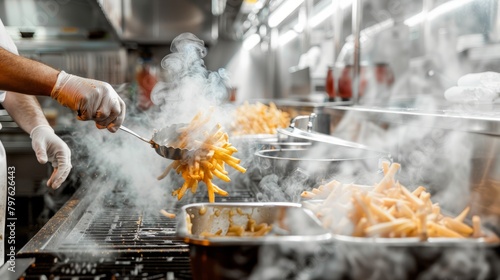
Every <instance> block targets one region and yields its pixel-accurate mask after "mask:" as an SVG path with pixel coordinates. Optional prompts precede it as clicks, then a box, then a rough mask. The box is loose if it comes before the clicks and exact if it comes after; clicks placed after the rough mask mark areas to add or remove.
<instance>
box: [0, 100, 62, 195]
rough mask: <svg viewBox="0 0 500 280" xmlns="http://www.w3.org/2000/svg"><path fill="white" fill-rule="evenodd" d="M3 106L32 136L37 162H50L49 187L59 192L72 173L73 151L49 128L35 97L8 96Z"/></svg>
mask: <svg viewBox="0 0 500 280" xmlns="http://www.w3.org/2000/svg"><path fill="white" fill-rule="evenodd" d="M2 105H3V107H4V108H5V110H7V112H8V113H9V115H10V116H11V117H12V119H13V120H14V121H15V122H16V123H17V124H18V125H19V126H20V127H21V128H22V129H23V130H24V131H26V132H28V133H29V134H30V137H31V146H32V147H33V150H34V151H35V154H36V158H37V159H38V162H40V163H42V164H44V163H47V162H50V163H51V164H52V166H53V167H54V171H53V172H52V175H51V176H50V178H49V180H48V181H47V186H49V187H52V188H53V189H57V188H59V186H61V184H62V183H63V182H64V180H66V178H67V177H68V174H69V172H70V171H71V151H70V149H69V147H68V145H66V143H64V141H63V140H62V139H61V138H59V137H58V136H57V135H56V134H55V133H54V130H53V129H52V127H50V126H49V123H48V122H47V119H46V118H45V116H44V114H43V111H42V108H41V107H40V104H39V103H38V100H37V99H36V97H34V96H30V95H24V94H19V93H15V92H7V93H6V95H5V100H4V102H2Z"/></svg>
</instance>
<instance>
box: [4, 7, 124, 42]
mask: <svg viewBox="0 0 500 280" xmlns="http://www.w3.org/2000/svg"><path fill="white" fill-rule="evenodd" d="M0 6H2V7H4V8H3V9H0V18H1V19H2V21H3V23H4V25H5V26H6V27H7V29H8V31H9V33H10V35H11V36H12V37H13V39H14V41H15V42H16V43H17V45H18V47H19V48H20V49H22V48H23V44H25V43H26V44H28V45H29V44H34V45H37V46H38V47H39V48H40V49H43V48H45V47H47V48H56V49H57V50H64V49H72V48H77V49H82V48H85V47H86V46H87V47H89V48H93V47H96V46H100V45H106V46H107V47H108V48H110V47H111V48H117V47H119V45H120V44H119V38H118V36H117V35H116V32H115V30H114V28H113V27H112V26H111V24H110V22H109V21H108V19H107V17H106V16H105V14H104V13H103V11H102V9H101V7H100V5H99V3H98V2H97V1H96V0H68V1H49V2H47V1H38V0H26V1H16V0H2V1H0ZM25 31H30V32H34V35H33V38H26V39H25V38H21V34H20V32H25ZM56 41H57V43H56ZM65 43H68V45H65Z"/></svg>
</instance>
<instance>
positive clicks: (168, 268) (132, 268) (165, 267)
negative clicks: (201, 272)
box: [22, 256, 192, 280]
mask: <svg viewBox="0 0 500 280" xmlns="http://www.w3.org/2000/svg"><path fill="white" fill-rule="evenodd" d="M22 278H23V279H25V280H29V279H37V280H39V279H60V280H63V279H72V280H74V279H93V280H98V279H163V280H174V279H175V280H177V279H179V280H183V279H186V280H187V279H189V280H191V279H192V278H191V271H190V264H189V258H188V257H165V256H162V257H160V256H147V257H145V256H129V257H116V258H113V257H107V258H100V259H98V260H96V261H75V260H69V259H67V260H65V261H58V259H57V258H56V259H53V260H44V261H40V260H37V262H36V264H33V265H31V266H30V267H29V268H28V269H27V270H26V272H25V273H24V275H23V276H22Z"/></svg>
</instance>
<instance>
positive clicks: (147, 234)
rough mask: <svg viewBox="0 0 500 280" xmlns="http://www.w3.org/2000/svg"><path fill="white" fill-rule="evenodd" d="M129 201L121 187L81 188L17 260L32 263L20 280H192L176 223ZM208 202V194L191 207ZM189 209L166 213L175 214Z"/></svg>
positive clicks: (239, 195) (239, 194)
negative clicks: (46, 279)
mask: <svg viewBox="0 0 500 280" xmlns="http://www.w3.org/2000/svg"><path fill="white" fill-rule="evenodd" d="M103 189H104V190H105V189H107V190H108V191H106V192H105V193H104V191H102V190H103ZM99 190H101V191H99ZM87 193H89V194H90V193H91V194H92V195H86V194H87ZM254 193H255V192H254V191H253V190H248V189H239V190H232V191H231V196H230V197H217V198H216V201H217V202H231V201H245V202H251V201H255V195H254ZM130 199H131V198H130V197H129V195H128V194H126V193H125V192H124V188H123V186H120V185H114V186H112V187H109V186H108V187H106V186H99V188H92V187H89V188H85V187H82V188H80V189H79V190H78V191H77V192H76V193H75V194H74V195H73V197H72V198H71V199H70V200H69V201H68V202H67V203H66V204H65V205H64V206H63V208H61V210H60V211H58V212H57V213H56V215H55V216H54V217H53V218H52V219H51V220H50V221H49V222H48V223H47V224H46V225H45V226H44V227H43V228H42V229H41V230H40V231H39V232H38V233H37V235H35V237H33V238H32V239H31V240H30V241H29V242H28V244H26V246H25V247H24V248H22V249H21V251H20V252H19V253H18V255H17V258H18V259H24V260H26V261H27V262H28V261H29V259H30V258H32V259H33V261H32V262H29V263H27V264H26V267H27V269H26V270H25V271H23V272H22V274H21V275H20V277H22V278H23V279H45V278H48V279H53V278H56V279H181V280H182V279H191V270H190V263H189V249H188V246H187V245H186V244H185V243H184V242H182V240H180V239H179V238H178V237H176V220H175V219H168V218H166V217H163V216H162V215H160V214H159V211H155V212H154V213H152V212H151V211H148V210H146V209H141V208H140V207H134V206H133V205H132V203H131V202H130ZM206 201H208V198H207V197H206V196H205V195H204V194H203V195H196V196H194V197H192V199H191V201H189V202H206ZM185 204H186V203H177V204H176V205H175V207H174V208H172V209H166V210H167V211H170V212H176V210H177V209H180V207H182V206H183V205H185ZM97 205H99V206H100V207H96V206H97ZM95 209H99V210H95ZM1 275H2V273H1V272H0V276H1ZM44 277H45V278H44Z"/></svg>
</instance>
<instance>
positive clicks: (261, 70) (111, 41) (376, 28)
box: [0, 0, 500, 242]
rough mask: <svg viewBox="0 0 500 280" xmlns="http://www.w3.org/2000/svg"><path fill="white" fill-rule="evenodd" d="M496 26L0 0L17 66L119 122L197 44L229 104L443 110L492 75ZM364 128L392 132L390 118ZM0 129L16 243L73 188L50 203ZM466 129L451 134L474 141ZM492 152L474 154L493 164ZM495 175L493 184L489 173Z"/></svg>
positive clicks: (374, 10)
mask: <svg viewBox="0 0 500 280" xmlns="http://www.w3.org/2000/svg"><path fill="white" fill-rule="evenodd" d="M499 12H500V5H499V1H497V0H419V1H415V0H369V1H367V0H364V1H362V0H141V1H133V0H0V18H1V19H2V20H3V22H4V24H5V25H6V27H7V29H8V32H9V33H10V35H11V36H12V38H13V39H14V41H15V43H16V45H17V47H18V49H19V52H20V54H21V55H23V56H25V57H29V58H31V59H35V60H38V61H41V62H43V63H46V64H48V65H50V66H53V67H55V68H58V69H61V70H64V71H66V72H68V73H72V74H76V75H80V76H83V77H89V78H94V79H99V80H104V81H107V82H109V83H110V84H112V85H114V86H115V87H116V89H117V91H118V92H119V93H120V94H121V95H122V96H123V97H124V99H125V100H126V101H127V102H128V104H127V106H128V108H129V111H130V112H131V113H132V112H140V111H144V110H148V109H149V108H150V106H151V103H150V100H149V95H150V93H151V90H152V88H153V87H154V85H155V84H156V82H157V81H162V80H163V81H165V80H167V79H168V77H166V76H165V75H163V74H164V73H162V70H161V69H162V68H161V60H162V58H163V57H164V56H166V55H167V54H168V53H169V44H170V43H171V41H172V40H173V39H174V38H175V37H176V36H177V35H179V34H180V33H183V32H191V33H194V34H195V35H196V36H198V37H199V38H200V39H202V40H204V41H205V44H206V46H207V48H208V55H207V57H206V58H205V63H206V67H207V68H208V69H218V68H225V69H226V70H227V71H228V74H229V75H230V78H231V86H232V88H233V90H232V91H231V95H230V96H229V97H228V102H235V103H241V102H243V101H244V100H250V99H273V100H274V99H275V100H286V101H296V102H298V103H297V104H301V105H304V106H306V105H307V106H312V107H314V108H318V107H324V106H330V105H332V106H336V105H339V106H344V105H345V108H349V107H351V108H360V107H359V106H365V108H373V107H374V106H378V108H380V107H383V108H388V107H390V108H399V109H400V108H405V109H407V108H413V109H414V110H416V111H419V110H421V109H422V108H426V109H431V110H432V109H436V108H441V107H440V106H441V104H443V102H444V101H445V100H444V97H443V92H444V91H445V90H446V89H447V88H449V87H451V86H453V85H455V84H456V81H457V79H458V78H459V77H460V76H461V75H463V74H466V73H470V72H482V71H496V72H500V14H499ZM355 81H359V83H356V82H355ZM429 100H433V101H436V103H428V101H429ZM40 102H41V104H42V106H43V108H44V110H45V112H46V115H47V118H48V119H49V120H50V121H51V124H53V126H54V127H55V128H56V130H57V132H58V133H59V135H62V137H63V138H64V137H65V135H67V134H68V132H69V131H71V129H72V125H73V124H74V116H73V115H72V114H71V112H69V111H67V110H65V109H64V108H62V107H60V106H59V105H57V104H56V103H55V102H54V101H52V100H50V99H49V98H40ZM431 104H438V105H431ZM352 105H356V106H352ZM427 106H432V108H428V107H427ZM345 110H349V109H345ZM335 112H336V113H338V112H342V110H341V109H337V110H335ZM483 112H484V111H483ZM492 114H493V113H492ZM331 115H332V116H334V117H332V124H331V125H332V126H333V125H334V124H335V123H339V122H341V120H342V116H343V114H342V113H341V114H340V115H336V114H335V113H332V114H331ZM337 116H340V117H338V119H337ZM363 116H364V117H365V119H369V118H371V119H372V120H375V121H376V122H377V121H378V122H379V123H385V124H386V123H388V122H389V123H390V122H391V121H394V120H397V121H401V122H403V120H402V119H401V118H400V115H397V114H396V115H395V116H392V115H377V116H376V117H375V118H373V116H372V115H363ZM486 117H487V118H489V117H491V115H488V116H486ZM497 117H498V115H497ZM0 118H1V120H2V126H3V129H2V131H1V133H0V134H1V139H2V142H3V143H4V145H5V148H6V151H7V154H8V165H9V166H12V165H14V166H16V167H17V166H19V167H21V166H22V168H16V170H17V172H18V173H17V178H18V181H17V190H18V197H19V198H18V201H19V203H20V204H22V205H26V208H25V209H23V211H26V213H25V215H26V217H28V219H26V220H25V221H24V222H25V224H24V225H23V227H21V226H18V231H19V232H18V239H19V242H22V241H21V238H23V237H24V238H25V239H26V240H28V239H29V238H31V237H32V236H33V234H34V233H36V232H37V231H38V229H39V228H40V227H41V226H42V225H43V224H44V223H45V222H46V221H47V220H48V219H49V218H50V217H51V216H52V215H53V214H54V212H55V211H57V209H58V208H59V207H60V206H61V205H62V203H64V201H65V199H67V197H69V196H70V195H71V193H72V192H73V191H74V189H75V188H77V183H76V182H67V183H66V186H65V187H62V188H61V189H60V190H58V191H57V192H55V193H54V192H52V191H49V190H48V189H47V188H46V187H45V185H44V184H45V180H46V179H47V178H48V174H50V172H51V170H50V168H49V167H48V166H43V165H40V164H38V162H37V161H36V158H35V155H34V153H33V151H32V149H31V143H30V139H29V137H28V135H26V134H25V133H23V132H22V131H21V130H20V129H19V128H18V127H17V126H16V125H15V124H14V123H12V122H10V121H9V120H10V119H9V116H8V115H6V114H5V113H2V115H1V116H0ZM439 124H441V125H445V124H443V123H439ZM475 124H476V123H475V122H474V123H472V124H470V126H467V127H464V128H463V130H464V131H466V132H471V131H472V132H476V130H477V129H478V127H477V126H475ZM480 124H481V125H483V123H480ZM382 126H383V125H382ZM479 130H480V131H479V134H478V135H480V136H477V137H483V138H484V139H483V138H481V139H482V140H481V141H482V143H483V144H484V143H489V142H488V141H490V142H491V141H493V143H494V144H495V145H496V144H497V143H498V141H497V140H498V136H497V135H498V122H496V123H494V126H493V128H492V127H491V126H490V123H488V125H487V126H486V127H483V126H480V127H479ZM474 135H475V134H474ZM486 135H487V136H486ZM344 136H345V135H344ZM346 138H352V137H346ZM65 139H66V140H67V141H68V142H71V141H77V140H75V139H70V138H69V137H68V138H65ZM351 140H357V139H351ZM495 151H497V149H493V150H488V151H486V152H484V151H482V152H484V153H486V154H487V155H489V158H491V157H492V155H491V154H490V153H491V152H493V153H495ZM484 153H483V154H484ZM493 158H494V161H495V162H496V161H498V160H497V159H496V156H494V155H493ZM74 165H75V164H74ZM489 168H491V163H490V167H489ZM493 168H494V169H495V168H496V169H495V170H494V171H492V172H491V173H492V174H495V176H498V174H499V173H500V172H498V164H493ZM488 172H489V171H488ZM497 179H498V178H497ZM18 209H19V210H18V211H20V210H21V208H20V207H19V208H18ZM20 215H21V214H20Z"/></svg>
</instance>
